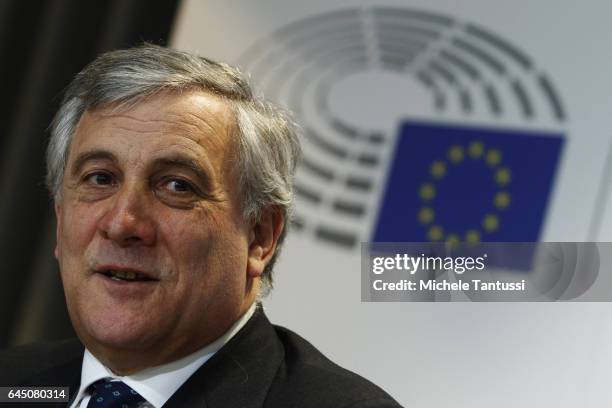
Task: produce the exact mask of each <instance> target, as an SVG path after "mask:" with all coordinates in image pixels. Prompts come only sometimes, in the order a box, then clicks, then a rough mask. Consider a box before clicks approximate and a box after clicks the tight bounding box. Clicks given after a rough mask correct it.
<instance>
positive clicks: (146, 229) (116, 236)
mask: <svg viewBox="0 0 612 408" xmlns="http://www.w3.org/2000/svg"><path fill="white" fill-rule="evenodd" d="M152 205H153V204H152V203H151V202H150V200H149V199H148V195H147V192H146V190H145V189H143V188H139V187H138V186H130V185H123V186H121V188H120V189H119V191H117V192H116V193H115V195H114V196H113V197H112V198H111V200H109V208H108V209H107V211H106V213H105V214H104V215H103V216H102V218H101V219H100V221H99V225H98V229H99V231H100V233H101V234H102V236H103V237H104V238H106V239H109V240H111V241H114V242H115V243H117V244H118V245H120V246H132V245H145V246H150V245H153V244H154V243H155V239H156V233H157V231H156V228H155V222H154V218H153V214H152Z"/></svg>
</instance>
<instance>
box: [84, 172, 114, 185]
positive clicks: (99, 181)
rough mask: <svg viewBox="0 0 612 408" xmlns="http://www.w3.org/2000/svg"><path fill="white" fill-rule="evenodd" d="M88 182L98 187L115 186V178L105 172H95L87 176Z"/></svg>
mask: <svg viewBox="0 0 612 408" xmlns="http://www.w3.org/2000/svg"><path fill="white" fill-rule="evenodd" d="M85 179H86V181H87V182H89V183H91V184H93V185H96V186H108V185H111V184H113V182H114V180H113V176H112V175H111V174H108V173H104V172H95V173H91V174H89V175H87V177H86V178H85Z"/></svg>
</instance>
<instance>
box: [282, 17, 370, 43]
mask: <svg viewBox="0 0 612 408" xmlns="http://www.w3.org/2000/svg"><path fill="white" fill-rule="evenodd" d="M338 37H339V38H345V37H349V38H354V37H361V38H363V30H362V28H361V23H360V22H357V23H351V24H346V25H344V26H341V25H334V26H331V27H325V28H322V29H318V30H313V31H310V32H307V33H305V34H304V35H302V36H300V37H294V38H289V39H287V38H286V37H281V36H278V38H277V41H279V42H285V43H286V44H289V45H292V44H293V45H295V44H296V43H300V42H302V43H309V44H310V43H319V42H321V41H325V40H327V39H332V38H338Z"/></svg>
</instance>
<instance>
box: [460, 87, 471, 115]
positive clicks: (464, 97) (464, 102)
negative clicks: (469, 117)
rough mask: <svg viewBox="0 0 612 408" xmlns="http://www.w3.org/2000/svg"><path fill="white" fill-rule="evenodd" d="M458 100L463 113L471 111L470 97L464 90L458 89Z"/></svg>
mask: <svg viewBox="0 0 612 408" xmlns="http://www.w3.org/2000/svg"><path fill="white" fill-rule="evenodd" d="M459 100H460V101H461V108H462V109H463V111H464V112H465V113H470V112H471V111H472V97H471V96H470V93H469V92H468V91H467V90H466V89H459Z"/></svg>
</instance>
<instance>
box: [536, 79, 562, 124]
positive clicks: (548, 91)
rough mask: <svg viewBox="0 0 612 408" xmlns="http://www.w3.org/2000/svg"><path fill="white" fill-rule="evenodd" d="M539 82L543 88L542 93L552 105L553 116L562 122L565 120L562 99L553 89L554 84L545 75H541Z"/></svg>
mask: <svg viewBox="0 0 612 408" xmlns="http://www.w3.org/2000/svg"><path fill="white" fill-rule="evenodd" d="M538 81H539V83H540V86H541V87H542V91H544V94H545V95H546V97H547V98H548V101H549V102H550V105H551V107H552V110H553V114H554V115H555V117H556V118H557V120H559V121H561V120H564V119H565V112H564V111H563V106H562V105H561V99H559V97H558V96H557V92H556V91H555V88H554V87H553V85H552V83H551V82H550V81H549V80H548V78H546V76H544V75H540V76H539V77H538Z"/></svg>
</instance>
